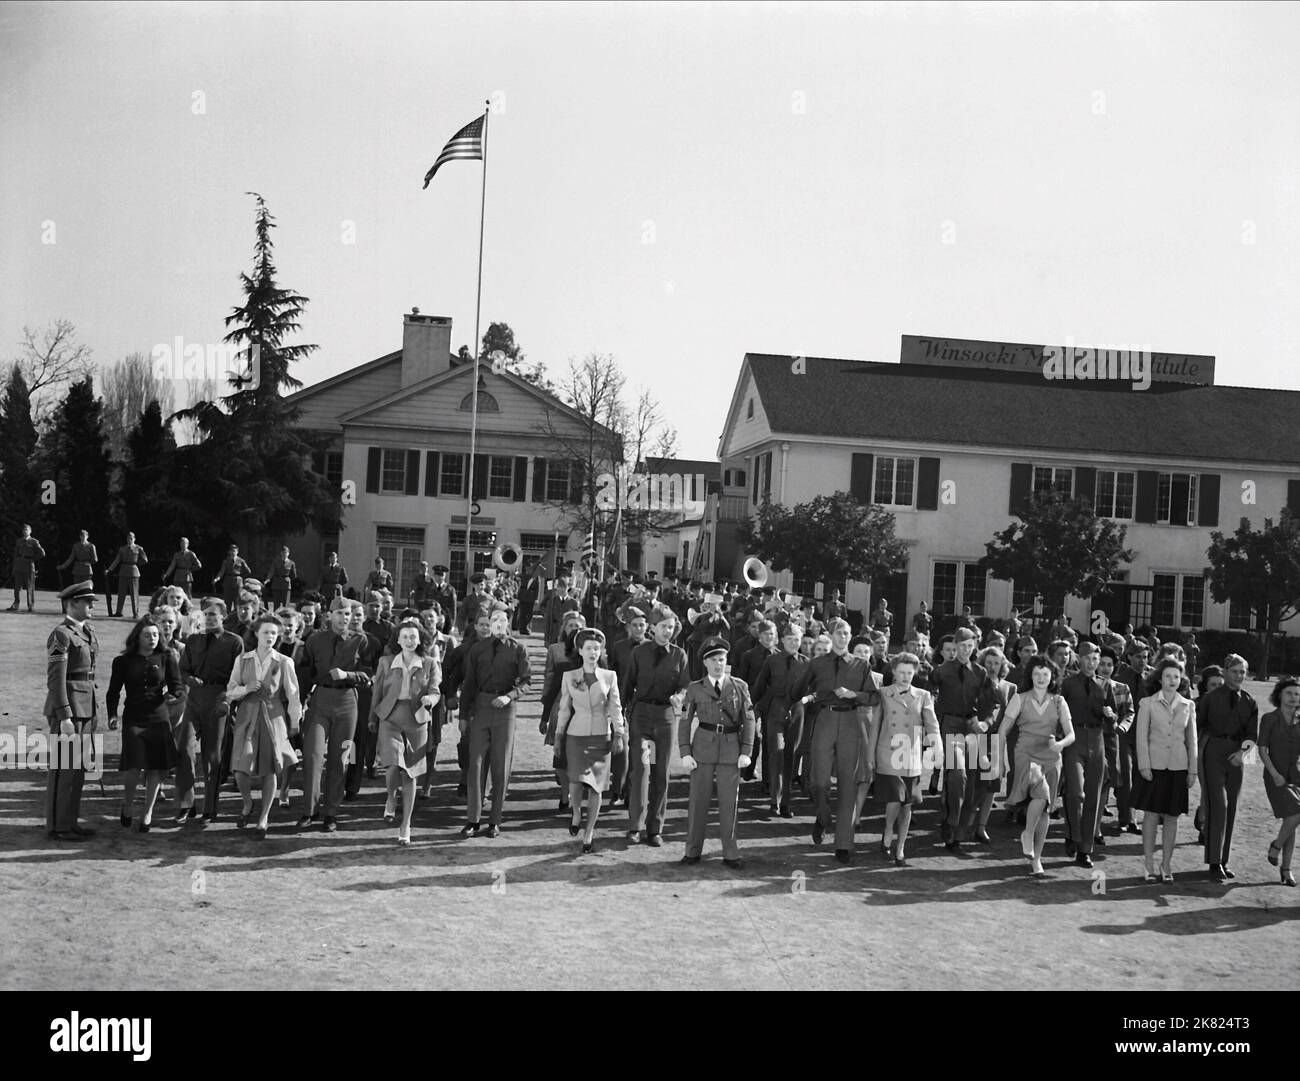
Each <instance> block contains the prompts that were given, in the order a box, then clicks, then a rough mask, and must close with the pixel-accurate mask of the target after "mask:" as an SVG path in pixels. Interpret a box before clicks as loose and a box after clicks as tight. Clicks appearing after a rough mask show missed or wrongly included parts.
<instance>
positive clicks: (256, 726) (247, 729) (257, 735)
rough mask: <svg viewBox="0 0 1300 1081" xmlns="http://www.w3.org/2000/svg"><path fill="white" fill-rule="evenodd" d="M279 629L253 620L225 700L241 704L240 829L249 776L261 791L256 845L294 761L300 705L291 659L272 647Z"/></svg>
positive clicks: (237, 748) (248, 806)
mask: <svg viewBox="0 0 1300 1081" xmlns="http://www.w3.org/2000/svg"><path fill="white" fill-rule="evenodd" d="M282 629H283V628H282V626H281V624H280V621H279V620H278V619H277V618H276V617H275V616H271V615H265V616H259V617H258V618H257V619H255V620H254V621H253V626H252V627H251V628H250V631H251V633H252V634H253V636H254V637H255V638H256V639H257V646H256V648H255V649H252V650H249V651H248V652H247V653H245V654H244V655H243V656H242V657H240V658H239V660H237V661H236V662H235V666H234V668H232V669H231V670H230V682H229V683H227V684H226V698H227V700H228V701H230V702H237V703H239V705H238V707H237V708H236V710H235V718H234V750H233V752H232V754H231V757H230V768H231V770H232V771H233V772H234V774H235V782H236V783H237V784H238V785H239V794H240V795H241V796H243V797H244V805H243V808H242V810H241V811H240V814H239V818H238V819H237V820H236V821H235V825H236V826H238V827H239V828H240V829H243V828H244V827H245V826H246V825H248V820H249V819H250V818H252V817H253V778H254V777H257V778H258V779H259V781H260V782H261V788H262V812H261V814H260V815H259V816H258V819H257V838H258V840H259V841H264V840H266V831H267V828H268V824H269V820H270V816H271V808H272V807H273V806H275V796H276V791H277V788H278V785H279V781H278V778H279V777H280V776H281V775H282V774H283V773H285V772H286V771H287V770H288V769H290V768H291V767H292V766H294V765H295V764H297V761H298V756H297V755H296V754H294V751H293V745H292V744H291V743H290V742H289V733H290V731H293V732H297V731H298V725H299V722H300V721H301V720H302V702H301V701H300V699H299V696H298V673H297V672H296V671H295V670H294V666H293V661H292V660H290V659H289V658H288V657H286V656H285V655H284V654H283V653H280V652H279V651H277V650H276V648H275V643H276V641H277V640H278V639H279V637H280V632H281V630H282ZM286 716H287V717H288V725H287V726H286V724H285V717H286Z"/></svg>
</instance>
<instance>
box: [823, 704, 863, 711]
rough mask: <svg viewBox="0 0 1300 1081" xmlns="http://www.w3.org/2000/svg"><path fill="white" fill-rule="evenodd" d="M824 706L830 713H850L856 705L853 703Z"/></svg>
mask: <svg viewBox="0 0 1300 1081" xmlns="http://www.w3.org/2000/svg"><path fill="white" fill-rule="evenodd" d="M826 708H827V709H829V710H830V711H831V712H832V713H852V712H853V711H854V710H855V709H857V708H858V707H857V706H856V705H853V706H827V707H826Z"/></svg>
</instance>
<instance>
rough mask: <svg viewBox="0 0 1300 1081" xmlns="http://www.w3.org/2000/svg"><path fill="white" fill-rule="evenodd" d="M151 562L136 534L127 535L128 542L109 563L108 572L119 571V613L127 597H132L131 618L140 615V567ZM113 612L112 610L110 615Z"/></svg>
mask: <svg viewBox="0 0 1300 1081" xmlns="http://www.w3.org/2000/svg"><path fill="white" fill-rule="evenodd" d="M148 562H149V557H148V556H147V555H145V551H144V549H143V548H141V547H140V546H139V545H138V544H136V543H135V534H134V533H128V534H127V535H126V543H125V544H124V545H122V547H121V548H119V549H118V550H117V555H115V556H114V557H113V562H112V563H110V564H109V565H108V574H110V575H111V574H112V573H113V571H114V570H116V571H117V614H118V615H119V616H120V615H122V610H123V608H124V607H125V602H126V598H127V596H128V595H129V596H130V598H131V618H132V619H138V618H139V615H140V568H141V567H142V566H144V565H145V564H146V563H148ZM112 614H113V613H112V612H110V613H109V615H112Z"/></svg>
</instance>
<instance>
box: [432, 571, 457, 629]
mask: <svg viewBox="0 0 1300 1081" xmlns="http://www.w3.org/2000/svg"><path fill="white" fill-rule="evenodd" d="M448 573H449V571H448V569H447V566H446V564H444V563H435V564H434V567H433V592H432V593H431V594H430V599H432V600H435V601H437V602H438V607H439V608H440V609H442V614H441V616H440V617H439V620H438V630H440V631H441V632H442V633H443V634H450V633H451V631H452V624H454V623H455V621H456V603H457V601H456V590H455V588H454V587H453V586H452V584H451V583H450V582H448V581H447V575H448Z"/></svg>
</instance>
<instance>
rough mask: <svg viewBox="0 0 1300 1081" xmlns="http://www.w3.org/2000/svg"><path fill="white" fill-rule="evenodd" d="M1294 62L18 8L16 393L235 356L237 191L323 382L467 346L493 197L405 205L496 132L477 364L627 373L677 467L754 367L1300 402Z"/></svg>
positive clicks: (1159, 50) (740, 16)
mask: <svg viewBox="0 0 1300 1081" xmlns="http://www.w3.org/2000/svg"><path fill="white" fill-rule="evenodd" d="M1298 43H1300V13H1298V11H1297V8H1296V6H1295V5H1293V4H1285V3H1260V4H1232V5H1216V4H1164V3H1161V4H1113V5H1108V4H1068V5H1015V6H1008V5H1002V4H973V5H960V4H941V5H902V4H899V5H887V6H883V7H877V6H872V5H864V6H858V5H845V6H839V5H836V6H826V7H812V6H806V5H802V4H801V5H794V4H791V5H740V4H737V5H723V4H716V5H695V4H680V5H670V4H660V3H656V4H653V5H645V6H637V5H630V4H617V5H609V6H604V5H601V4H597V3H582V4H575V5H547V4H528V5H522V4H521V5H518V6H515V5H500V6H491V5H478V4H475V5H468V4H467V5H463V6H458V5H454V4H440V5H431V6H429V7H414V6H411V7H408V6H405V5H396V4H394V5H386V4H380V3H366V4H355V5H349V4H328V5H327V4H270V3H268V4H250V5H236V4H201V3H185V4H174V5H173V4H159V5H145V4H113V3H94V4H51V5H23V4H10V5H6V6H5V7H4V8H2V9H0V95H2V96H0V178H2V181H3V183H0V236H3V238H4V242H3V245H2V246H0V271H2V273H3V282H4V285H3V292H4V303H3V304H0V356H3V357H8V356H11V355H13V354H15V353H16V345H17V342H18V339H19V336H20V334H21V330H22V327H23V325H24V324H27V325H31V326H35V327H40V326H43V325H44V324H46V323H48V322H49V321H51V320H53V319H55V318H58V317H63V318H67V319H70V320H71V321H72V322H73V323H75V324H76V326H77V329H78V331H79V332H80V337H81V340H82V341H84V342H85V343H87V344H88V345H90V346H91V347H92V348H93V349H94V355H95V358H96V359H97V360H98V361H99V362H100V363H110V362H112V361H114V360H116V359H118V358H119V357H121V356H123V355H125V354H126V353H129V352H131V351H134V350H139V351H142V352H146V353H147V352H149V351H150V350H151V349H152V348H153V346H154V345H155V344H157V343H160V342H171V341H172V340H173V339H174V338H175V337H176V336H178V335H180V336H182V337H183V338H184V339H185V340H186V341H187V342H212V341H218V340H219V339H220V336H221V335H222V334H223V333H224V330H223V326H222V318H223V317H224V316H225V315H226V314H228V313H229V311H230V309H231V307H232V306H233V305H235V304H236V303H238V302H239V300H240V293H239V289H238V281H237V275H238V273H239V272H240V271H241V270H245V269H247V268H248V267H249V265H250V261H251V253H252V241H253V232H252V222H253V205H252V200H251V199H250V198H249V197H248V196H247V195H245V194H244V193H245V192H246V191H250V190H253V191H258V192H261V193H262V194H263V195H264V196H265V197H266V200H267V203H268V204H269V206H270V209H271V211H272V212H273V213H274V214H275V215H276V216H277V218H278V222H279V229H278V231H277V232H276V233H275V241H276V257H277V261H278V264H279V270H280V278H281V283H282V284H284V285H287V286H290V287H293V288H294V289H296V290H298V291H300V292H302V293H304V294H305V295H307V296H308V297H310V298H311V304H310V306H309V307H308V309H307V316H306V321H305V324H304V327H303V335H302V338H301V339H300V340H302V341H309V342H315V343H318V344H319V345H320V346H321V349H320V351H319V352H318V353H317V354H316V355H315V357H314V359H312V360H310V361H309V362H307V363H305V364H303V365H301V366H300V367H299V370H298V373H297V374H298V375H299V377H300V378H302V379H303V380H304V382H307V383H312V382H315V381H317V380H319V379H322V378H324V377H326V376H328V375H332V374H334V373H336V372H339V371H341V370H343V369H345V368H348V367H351V366H353V365H355V364H358V363H361V362H364V361H367V360H371V359H373V358H374V357H376V356H380V355H382V354H384V353H387V352H390V351H392V350H394V349H396V348H398V347H399V346H400V345H401V316H402V313H403V312H404V311H409V310H410V308H411V307H412V305H418V306H419V307H420V308H421V310H422V311H424V312H426V313H431V314H439V315H448V316H451V317H452V318H453V320H454V327H453V341H454V343H455V344H456V345H459V344H461V343H463V342H468V341H469V340H470V339H471V337H472V335H473V323H474V286H475V261H476V259H477V254H478V252H477V241H478V224H479V223H478V211H479V190H480V189H479V185H480V177H481V171H480V170H481V166H480V164H479V163H478V162H452V163H450V164H448V165H446V166H444V167H443V169H442V170H440V172H439V174H438V176H437V177H436V178H435V179H434V181H433V183H432V184H431V185H430V187H429V189H428V190H427V191H423V190H421V183H422V180H423V177H424V173H425V172H426V171H427V169H428V168H429V166H430V165H431V164H432V163H433V160H434V158H435V157H436V156H437V154H438V152H439V150H441V148H442V146H443V144H444V143H445V142H446V141H447V139H448V138H449V137H450V136H451V135H452V134H453V133H454V132H455V131H456V130H457V129H458V128H460V127H461V126H462V125H464V124H465V123H467V122H468V121H470V120H471V119H473V117H474V116H475V115H476V114H477V113H479V112H481V111H482V106H483V101H484V99H485V98H489V97H490V98H492V99H493V100H494V102H495V103H496V109H495V111H494V112H493V114H492V116H491V119H490V122H489V148H488V149H489V162H488V174H487V223H486V250H485V256H484V271H483V325H484V327H486V325H487V323H488V321H490V320H505V321H506V322H508V323H509V324H510V325H511V326H512V327H513V328H514V330H515V332H516V334H517V336H518V340H519V342H520V343H521V344H522V346H523V347H524V350H525V352H526V353H527V355H528V356H529V358H530V359H540V360H543V361H545V362H546V363H547V364H548V365H549V366H550V367H551V368H552V369H553V370H555V369H562V368H564V367H565V366H566V365H567V362H568V360H569V358H574V357H581V356H583V355H585V354H587V353H591V352H600V353H610V354H613V355H614V356H616V357H617V358H618V359H619V361H620V362H621V363H622V365H623V367H624V369H625V370H626V371H627V373H628V375H629V377H630V379H631V381H632V382H633V383H634V384H644V385H650V386H652V387H653V388H654V390H655V392H656V393H657V394H658V396H659V397H660V399H661V401H662V402H663V404H664V407H665V409H666V411H667V413H668V415H669V417H670V419H671V420H672V421H673V422H674V423H675V424H676V425H677V427H678V429H679V431H680V441H679V452H680V453H681V454H683V455H684V456H690V457H714V456H715V454H716V449H717V438H718V435H719V432H720V430H721V427H722V424H723V421H724V416H725V411H726V407H727V403H728V402H729V400H730V396H731V393H732V390H733V387H734V385H735V380H736V375H737V371H738V369H739V365H740V362H741V359H742V357H743V355H744V354H745V352H747V351H754V352H779V353H796V354H807V355H817V356H835V357H852V358H858V359H865V360H888V361H894V360H897V359H898V355H899V339H900V336H901V335H903V334H926V335H931V334H933V335H945V336H952V337H964V338H974V339H987V340H992V341H1009V342H1031V343H1039V342H1041V343H1051V342H1061V341H1066V340H1072V341H1074V342H1078V343H1084V344H1089V343H1090V344H1108V343H1126V344H1140V345H1147V346H1150V347H1151V348H1152V349H1154V350H1156V351H1163V352H1186V353H1202V354H1212V355H1215V356H1217V358H1218V366H1217V375H1216V381H1217V382H1219V383H1224V384H1235V385H1245V386H1266V387H1284V388H1290V389H1297V388H1300V367H1298V366H1297V364H1296V363H1295V359H1294V354H1295V351H1296V343H1297V341H1298V340H1300V304H1298V303H1297V296H1298V295H1300V291H1298V288H1297V287H1298V286H1300V281H1298V280H1297V279H1298V278H1300V270H1298V262H1300V261H1298V259H1297V252H1300V185H1298V183H1297V178H1298V176H1300V123H1298V122H1297V117H1300V100H1298V98H1300V94H1298V84H1300V56H1297V45H1298ZM47 222H53V223H54V232H53V236H52V237H51V235H50V230H49V228H48V226H46V224H45V223H47ZM347 223H353V229H354V239H355V242H354V243H346V242H345V241H346V240H347V239H348V236H347V233H348V224H347ZM49 239H53V240H54V243H44V242H43V241H45V240H49ZM990 423H994V421H993V420H992V418H990Z"/></svg>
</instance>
